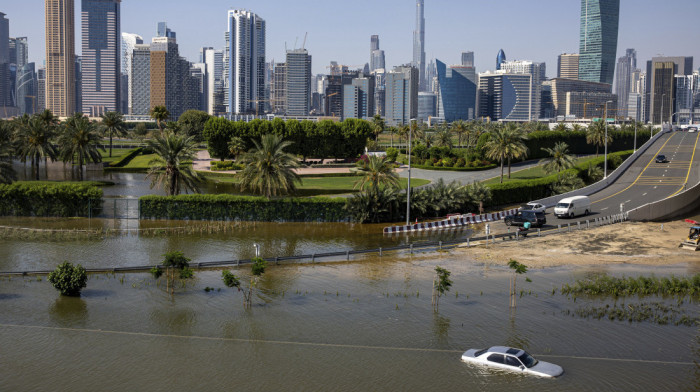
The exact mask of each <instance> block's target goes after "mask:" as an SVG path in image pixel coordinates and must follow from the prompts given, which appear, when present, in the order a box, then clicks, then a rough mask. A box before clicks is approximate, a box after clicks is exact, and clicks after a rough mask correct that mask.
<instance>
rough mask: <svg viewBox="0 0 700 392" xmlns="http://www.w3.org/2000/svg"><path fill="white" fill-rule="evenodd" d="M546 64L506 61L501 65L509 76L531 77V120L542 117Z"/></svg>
mask: <svg viewBox="0 0 700 392" xmlns="http://www.w3.org/2000/svg"><path fill="white" fill-rule="evenodd" d="M546 69H547V68H546V64H545V63H535V62H532V61H520V60H517V61H506V62H504V63H503V64H501V71H505V72H506V73H509V74H527V75H531V76H532V78H531V83H532V89H531V95H532V96H531V100H530V104H531V105H532V106H531V108H530V112H531V113H530V120H529V121H536V120H537V119H538V118H539V117H540V113H541V102H542V82H543V81H545V79H546Z"/></svg>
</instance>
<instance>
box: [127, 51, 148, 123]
mask: <svg viewBox="0 0 700 392" xmlns="http://www.w3.org/2000/svg"><path fill="white" fill-rule="evenodd" d="M131 75H132V77H131V78H130V79H129V102H131V108H130V111H129V114H131V115H140V116H145V115H147V114H148V113H149V111H150V110H151V45H148V44H136V45H134V50H133V52H132V55H131Z"/></svg>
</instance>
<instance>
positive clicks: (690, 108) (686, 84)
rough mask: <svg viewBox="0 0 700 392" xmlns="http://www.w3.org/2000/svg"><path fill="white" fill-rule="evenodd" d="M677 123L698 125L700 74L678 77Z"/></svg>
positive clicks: (699, 117) (699, 118)
mask: <svg viewBox="0 0 700 392" xmlns="http://www.w3.org/2000/svg"><path fill="white" fill-rule="evenodd" d="M676 112H677V114H676V116H677V119H676V122H678V123H681V124H697V122H698V120H700V73H699V72H697V71H696V72H693V74H692V75H678V76H676Z"/></svg>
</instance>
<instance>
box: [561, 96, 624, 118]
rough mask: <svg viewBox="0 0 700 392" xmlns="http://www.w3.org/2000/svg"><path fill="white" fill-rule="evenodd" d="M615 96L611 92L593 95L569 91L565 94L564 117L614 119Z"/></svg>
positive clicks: (615, 108)
mask: <svg viewBox="0 0 700 392" xmlns="http://www.w3.org/2000/svg"><path fill="white" fill-rule="evenodd" d="M616 113H617V95H615V94H613V93H611V92H609V91H608V92H604V93H595V92H588V91H584V92H581V91H570V92H568V93H566V111H565V115H566V116H570V117H576V118H602V117H604V116H605V115H607V116H608V117H607V118H616V117H617V115H616Z"/></svg>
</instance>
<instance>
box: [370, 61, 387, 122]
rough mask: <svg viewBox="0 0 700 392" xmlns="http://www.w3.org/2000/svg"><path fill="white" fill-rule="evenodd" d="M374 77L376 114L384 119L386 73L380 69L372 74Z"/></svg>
mask: <svg viewBox="0 0 700 392" xmlns="http://www.w3.org/2000/svg"><path fill="white" fill-rule="evenodd" d="M372 76H374V112H375V114H378V115H380V116H382V117H384V102H385V100H386V84H385V83H386V71H385V69H384V68H378V69H376V70H374V72H372Z"/></svg>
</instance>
